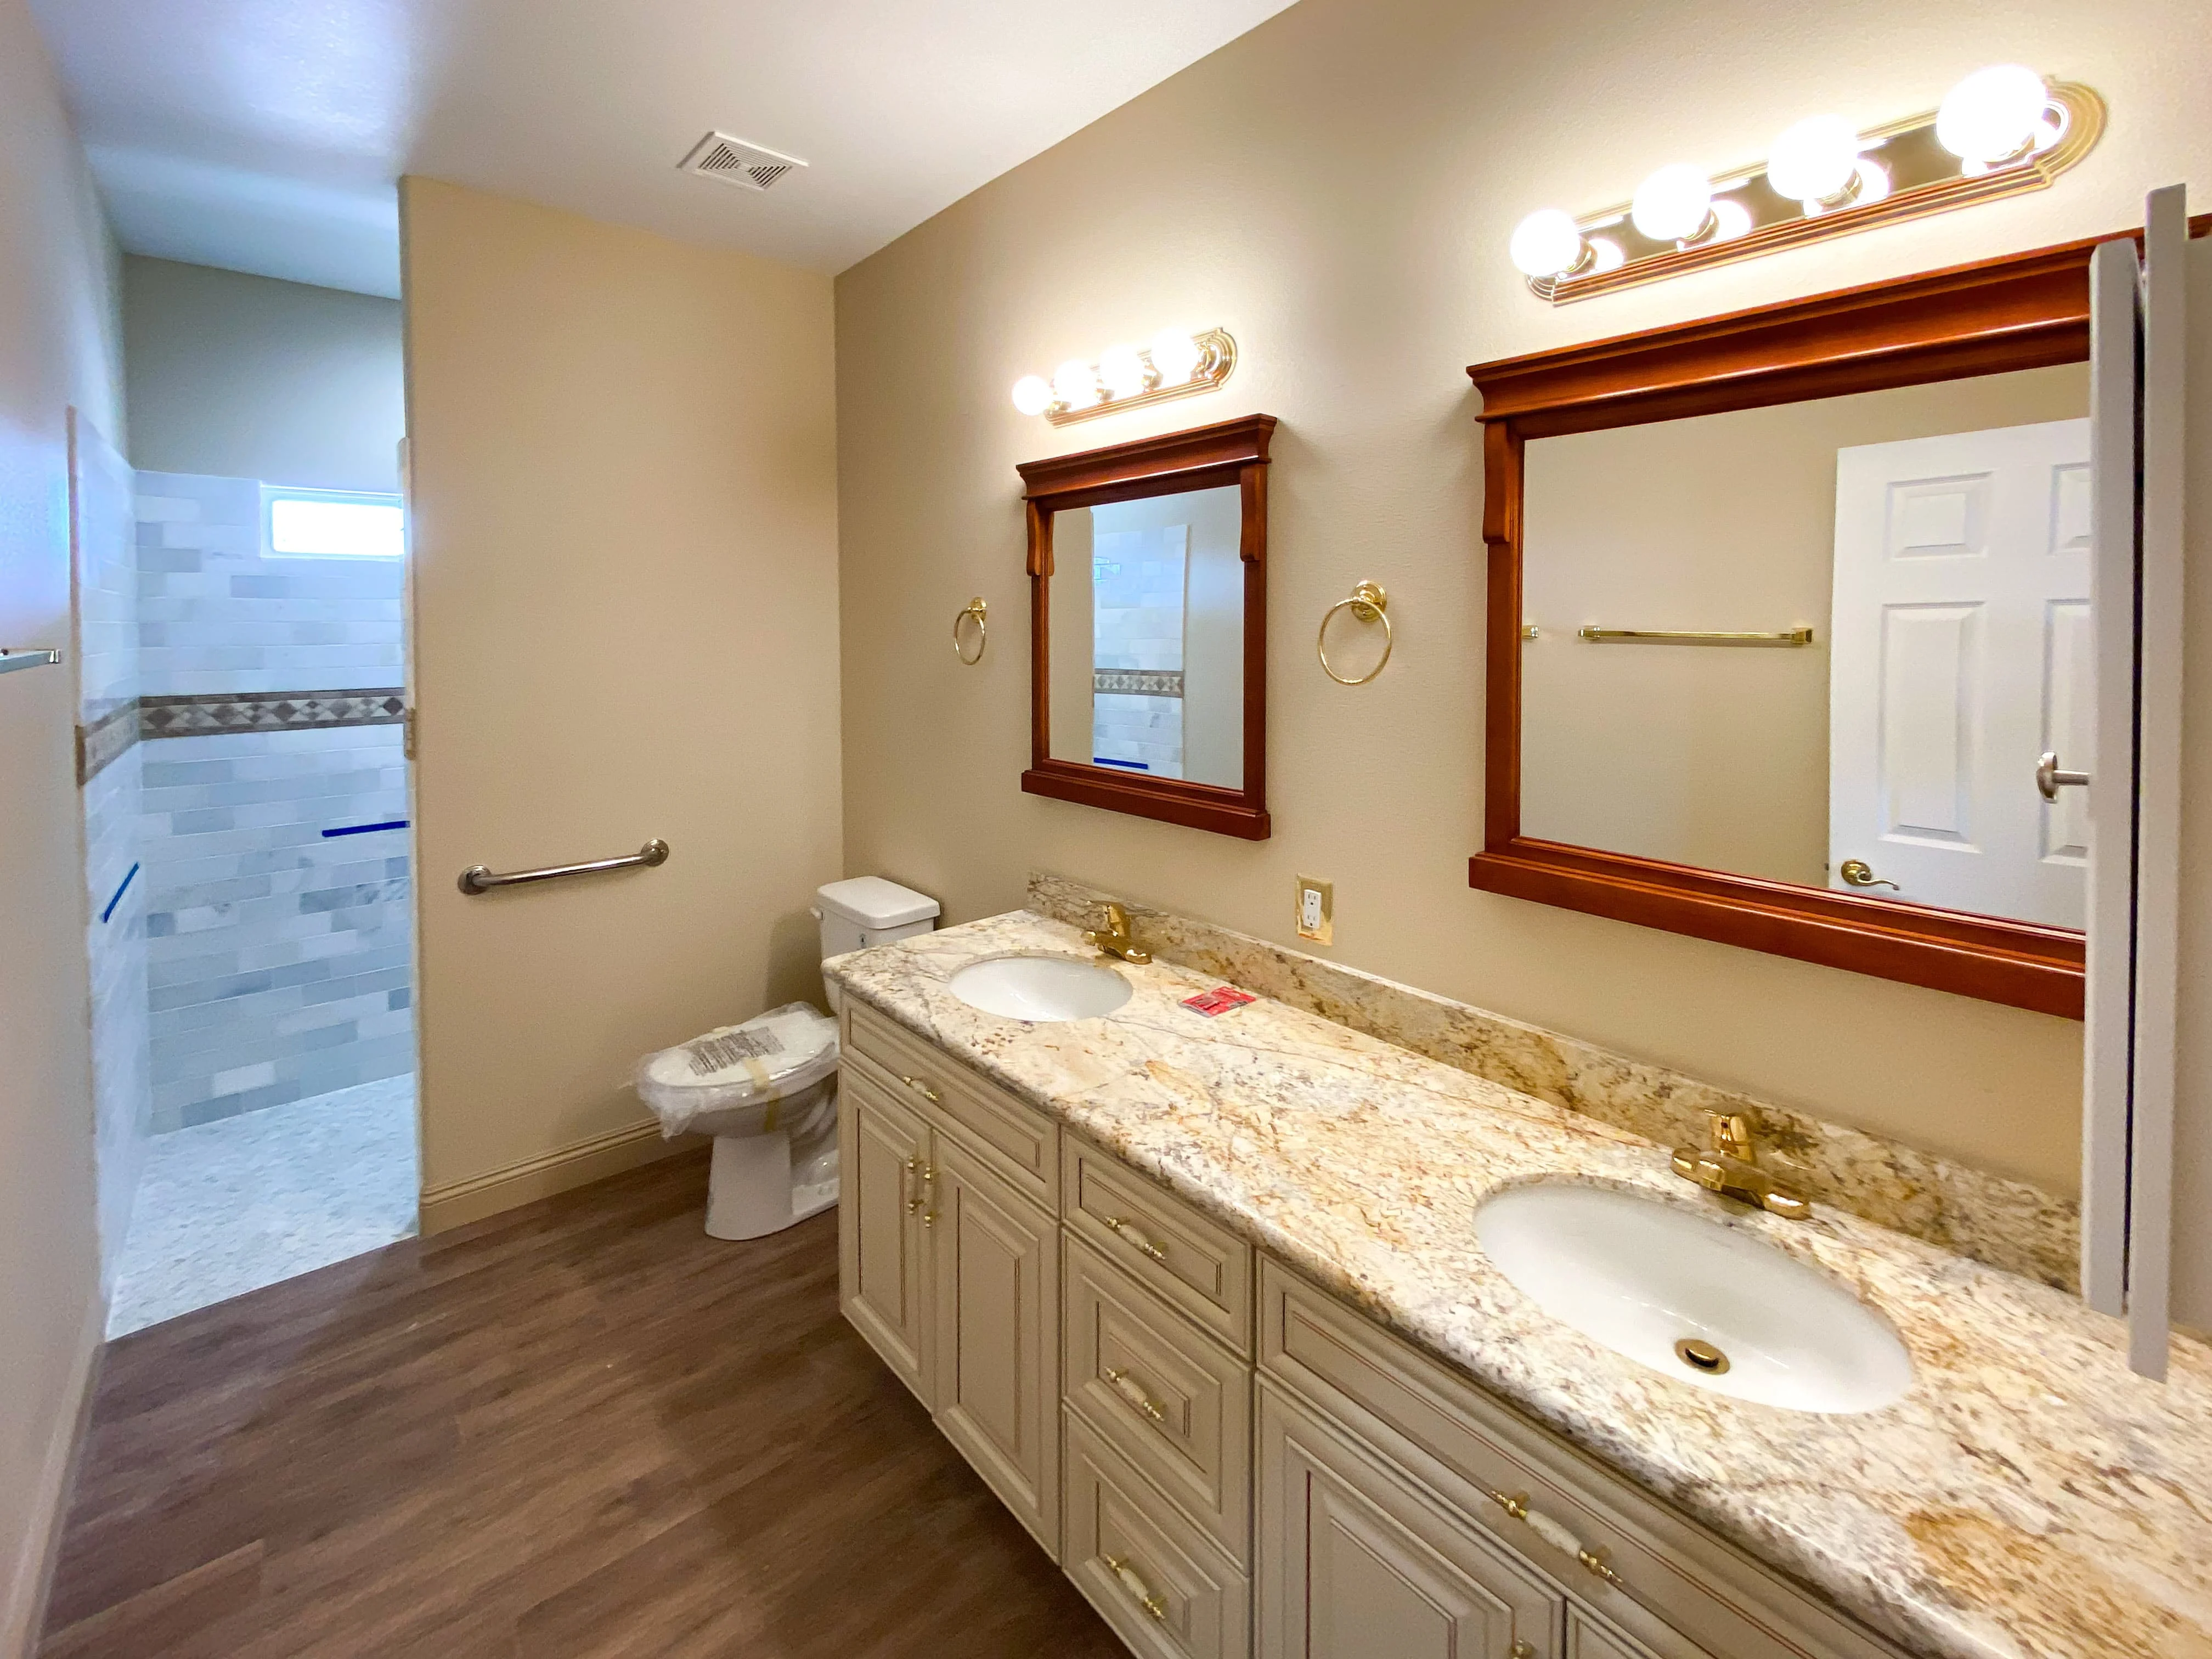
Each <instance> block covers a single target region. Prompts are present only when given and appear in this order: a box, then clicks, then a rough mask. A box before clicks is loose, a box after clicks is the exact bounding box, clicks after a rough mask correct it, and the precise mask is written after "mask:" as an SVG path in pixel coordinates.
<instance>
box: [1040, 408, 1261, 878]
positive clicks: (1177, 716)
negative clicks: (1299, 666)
mask: <svg viewBox="0 0 2212 1659" xmlns="http://www.w3.org/2000/svg"><path fill="white" fill-rule="evenodd" d="M1274 430H1275V417H1274V416H1272V415H1250V416H1245V417H1244V418H1243V419H1241V420H1235V421H1225V422H1221V423H1220V424H1219V425H1218V426H1208V427H1200V428H1197V429H1195V430H1194V431H1189V432H1176V433H1170V434H1169V435H1166V436H1164V437H1158V438H1146V439H1141V440H1139V441H1137V442H1135V443H1127V444H1118V445H1116V446H1115V447H1112V448H1110V449H1093V450H1087V451H1085V452H1084V453H1081V454H1077V455H1060V456H1055V457H1054V458H1053V459H1049V460H1042V461H1028V462H1024V463H1023V464H1022V465H1020V466H1019V467H1018V469H1017V470H1018V471H1019V472H1020V473H1021V477H1022V483H1023V486H1024V493H1025V495H1026V497H1027V505H1028V518H1029V574H1030V638H1031V653H1032V654H1031V662H1030V766H1029V769H1028V770H1027V771H1025V772H1024V773H1023V774H1022V788H1023V789H1024V791H1025V792H1026V793H1030V794H1032V795H1049V796H1051V797H1053V798H1054V799H1058V800H1068V801H1076V802H1079V803H1080V804H1082V805H1086V806H1103V807H1105V808H1107V809H1108V810H1109V811H1116V812H1128V813H1132V814H1133V815H1135V816H1136V817H1147V818H1158V819H1160V820H1162V821H1163V822H1164V823H1180V824H1183V825H1186V826H1188V827H1189V828H1191V829H1210V830H1212V831H1214V832H1216V833H1217V834H1219V835H1225V836H1241V837H1242V838H1243V839H1244V840H1247V841H1264V840H1266V839H1267V834H1268V819H1267V466H1268V460H1267V445H1268V442H1269V441H1270V439H1271V438H1272V437H1273V434H1274Z"/></svg>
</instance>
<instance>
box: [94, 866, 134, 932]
mask: <svg viewBox="0 0 2212 1659" xmlns="http://www.w3.org/2000/svg"><path fill="white" fill-rule="evenodd" d="M137 878H138V866H137V865H135V864H134V865H132V866H131V873H130V874H129V875H127V876H125V877H124V878H123V879H122V881H121V883H119V884H118V885H117V887H116V889H115V896H114V897H113V898H112V899H110V900H108V901H107V908H106V909H105V910H102V911H101V912H100V920H101V921H106V920H107V919H108V917H110V916H112V915H114V914H115V907H116V906H117V905H118V904H120V903H122V902H123V894H124V890H125V888H127V887H129V886H130V885H131V883H132V882H134V881H136V880H137Z"/></svg>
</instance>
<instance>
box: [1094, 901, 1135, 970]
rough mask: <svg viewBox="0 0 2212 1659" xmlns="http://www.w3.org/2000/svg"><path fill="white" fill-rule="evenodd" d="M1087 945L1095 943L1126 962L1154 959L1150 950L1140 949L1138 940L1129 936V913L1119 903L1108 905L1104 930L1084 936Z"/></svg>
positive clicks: (1107, 952) (1109, 954)
mask: <svg viewBox="0 0 2212 1659" xmlns="http://www.w3.org/2000/svg"><path fill="white" fill-rule="evenodd" d="M1083 942H1084V943H1085V944H1086V945H1097V947H1098V948H1099V949H1100V950H1101V951H1104V952H1105V953H1106V954H1107V955H1108V956H1109V957H1121V960H1122V961H1124V962H1136V963H1145V962H1150V961H1151V960H1152V952H1151V951H1140V950H1139V949H1138V948H1137V941H1136V940H1135V939H1132V938H1130V937H1129V913H1128V912H1127V910H1124V909H1123V908H1121V906H1120V905H1118V904H1109V905H1108V906H1107V907H1106V927H1105V929H1104V931H1103V932H1099V931H1097V930H1095V929H1094V930H1093V931H1092V932H1091V933H1085V935H1084V936H1083Z"/></svg>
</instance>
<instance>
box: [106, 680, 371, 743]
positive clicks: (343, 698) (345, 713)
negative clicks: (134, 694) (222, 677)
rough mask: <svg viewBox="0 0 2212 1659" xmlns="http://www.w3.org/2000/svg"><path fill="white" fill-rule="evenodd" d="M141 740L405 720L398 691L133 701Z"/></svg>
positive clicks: (228, 693) (215, 695) (230, 694)
mask: <svg viewBox="0 0 2212 1659" xmlns="http://www.w3.org/2000/svg"><path fill="white" fill-rule="evenodd" d="M138 710H139V719H138V735H139V736H140V737H142V738H197V737H204V736H206V735H207V734H208V733H210V732H319V731H324V730H326V729H328V728H330V727H331V726H397V725H398V724H399V723H400V722H401V721H402V720H405V719H406V717H407V693H406V691H405V690H404V689H403V688H401V687H399V686H396V685H395V686H380V687H377V688H374V689H373V690H341V691H216V692H203V693H200V694H197V695H196V696H170V697H141V698H139V699H138Z"/></svg>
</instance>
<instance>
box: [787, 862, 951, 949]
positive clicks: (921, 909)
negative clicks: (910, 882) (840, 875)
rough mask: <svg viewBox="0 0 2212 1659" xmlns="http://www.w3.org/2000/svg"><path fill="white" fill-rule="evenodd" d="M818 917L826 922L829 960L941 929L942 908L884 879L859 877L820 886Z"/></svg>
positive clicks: (824, 930) (816, 894)
mask: <svg viewBox="0 0 2212 1659" xmlns="http://www.w3.org/2000/svg"><path fill="white" fill-rule="evenodd" d="M814 914H815V915H816V916H817V918H818V919H819V920H820V921H821V923H822V955H823V957H824V958H825V959H827V958H828V957H837V956H842V955H844V953H845V952H846V951H858V950H860V949H861V948H862V947H863V946H865V945H888V944H890V942H891V941H892V940H893V939H911V938H912V937H913V936H914V935H915V934H916V933H927V932H929V930H930V929H931V928H933V927H935V926H936V925H937V915H938V904H937V901H936V900H935V899H933V898H932V897H930V896H929V895H928V894H927V893H917V892H915V890H914V889H913V888H911V887H902V886H900V885H899V884H897V883H896V882H895V881H885V880H884V878H882V877H881V876H854V877H853V878H851V879H850V880H848V881H833V882H830V883H829V884H827V885H825V886H823V887H818V888H817V889H816V890H815V892H814Z"/></svg>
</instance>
